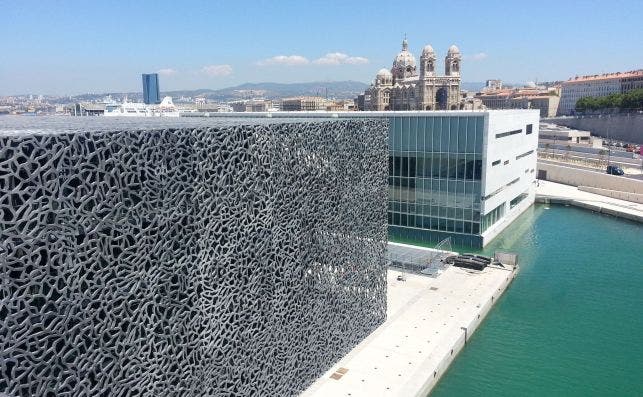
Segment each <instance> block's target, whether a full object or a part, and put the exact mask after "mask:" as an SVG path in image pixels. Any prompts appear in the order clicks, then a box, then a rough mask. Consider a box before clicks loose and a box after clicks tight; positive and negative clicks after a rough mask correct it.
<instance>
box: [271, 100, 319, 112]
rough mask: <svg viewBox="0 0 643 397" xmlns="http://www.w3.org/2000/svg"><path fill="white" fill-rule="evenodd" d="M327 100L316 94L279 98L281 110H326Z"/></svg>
mask: <svg viewBox="0 0 643 397" xmlns="http://www.w3.org/2000/svg"><path fill="white" fill-rule="evenodd" d="M327 104H328V101H327V100H326V99H325V98H322V97H318V96H304V97H296V98H284V99H282V100H281V110H283V111H285V112H301V111H308V112H313V111H317V110H326V106H327Z"/></svg>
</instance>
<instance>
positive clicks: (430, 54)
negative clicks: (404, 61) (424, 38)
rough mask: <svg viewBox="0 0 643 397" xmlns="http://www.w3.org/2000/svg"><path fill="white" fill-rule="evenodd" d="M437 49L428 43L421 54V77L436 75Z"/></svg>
mask: <svg viewBox="0 0 643 397" xmlns="http://www.w3.org/2000/svg"><path fill="white" fill-rule="evenodd" d="M435 59H436V58H435V51H433V47H431V46H430V45H427V46H425V47H424V49H423V50H422V55H421V56H420V79H425V78H427V77H433V76H435Z"/></svg>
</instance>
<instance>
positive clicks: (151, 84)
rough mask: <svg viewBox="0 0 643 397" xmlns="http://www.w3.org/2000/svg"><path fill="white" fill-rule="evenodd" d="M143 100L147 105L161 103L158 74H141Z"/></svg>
mask: <svg viewBox="0 0 643 397" xmlns="http://www.w3.org/2000/svg"><path fill="white" fill-rule="evenodd" d="M143 102H145V103H146V104H148V105H150V104H158V103H161V93H160V91H159V75H158V74H156V73H150V74H143Z"/></svg>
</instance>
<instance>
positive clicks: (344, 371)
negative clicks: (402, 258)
mask: <svg viewBox="0 0 643 397" xmlns="http://www.w3.org/2000/svg"><path fill="white" fill-rule="evenodd" d="M516 273H517V268H516V269H514V268H513V267H509V266H507V267H505V268H499V267H487V268H486V269H485V270H483V271H473V270H466V269H462V268H458V267H453V266H451V267H448V268H447V269H446V270H444V271H443V272H441V273H440V274H439V275H438V276H437V277H436V278H432V277H427V276H422V275H415V274H406V281H399V280H397V277H398V275H400V274H402V273H400V272H399V271H396V270H389V271H388V289H387V299H388V308H387V320H386V322H385V323H384V324H382V325H381V326H380V327H379V328H377V329H376V330H375V331H374V332H373V333H372V334H371V335H370V336H369V337H368V338H366V339H365V340H364V341H362V343H360V344H359V345H357V346H356V347H355V348H354V349H353V350H352V351H351V352H349V353H348V354H347V355H346V356H345V357H344V358H343V359H341V360H340V361H339V362H337V363H336V364H335V365H334V366H333V367H332V368H331V369H330V370H329V371H328V372H327V373H325V374H324V375H323V376H321V377H320V378H319V379H318V380H317V381H316V382H315V383H314V384H312V385H311V386H310V387H309V388H308V389H307V390H306V391H305V392H304V393H303V394H302V395H303V396H320V397H322V396H323V397H327V396H351V397H356V396H368V397H373V396H405V397H406V396H422V397H424V396H426V395H427V394H428V393H429V391H430V390H431V389H432V388H433V386H435V384H436V383H437V382H438V380H439V379H440V377H441V376H442V375H443V374H444V373H445V371H446V370H447V368H448V367H449V365H450V364H451V362H452V361H453V359H454V358H455V357H456V355H457V354H458V352H459V351H460V350H461V349H462V348H463V347H464V346H465V343H466V339H467V338H469V337H470V336H471V334H472V333H473V332H474V331H475V330H476V328H477V327H478V325H479V324H480V323H481V322H482V320H483V319H484V317H485V315H486V314H487V313H488V312H489V310H490V309H491V307H492V306H493V304H494V303H495V302H496V301H497V300H498V297H499V296H500V295H501V294H502V293H503V292H504V291H505V289H506V288H507V286H508V285H509V283H510V282H511V281H512V280H513V278H514V277H515V275H516Z"/></svg>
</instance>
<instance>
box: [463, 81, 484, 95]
mask: <svg viewBox="0 0 643 397" xmlns="http://www.w3.org/2000/svg"><path fill="white" fill-rule="evenodd" d="M484 85H485V83H478V82H467V81H463V82H462V83H461V84H460V89H461V90H465V91H470V92H480V90H482V87H484Z"/></svg>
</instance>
